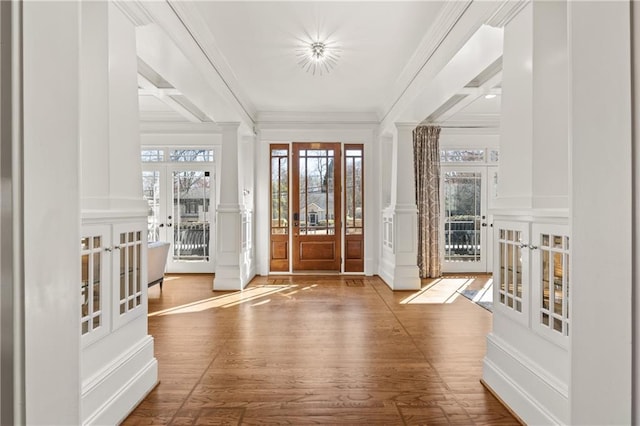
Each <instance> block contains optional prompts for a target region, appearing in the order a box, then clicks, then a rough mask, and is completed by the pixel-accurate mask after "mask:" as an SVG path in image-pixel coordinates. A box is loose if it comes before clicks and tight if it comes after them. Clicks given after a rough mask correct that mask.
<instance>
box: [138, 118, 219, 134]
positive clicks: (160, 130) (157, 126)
mask: <svg viewBox="0 0 640 426" xmlns="http://www.w3.org/2000/svg"><path fill="white" fill-rule="evenodd" d="M221 133H222V128H221V127H220V126H219V125H218V124H217V123H190V122H179V121H174V122H167V121H154V122H151V121H147V122H145V121H143V122H141V123H140V134H142V135H153V134H216V135H217V134H221Z"/></svg>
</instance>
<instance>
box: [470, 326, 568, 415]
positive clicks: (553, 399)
mask: <svg viewBox="0 0 640 426" xmlns="http://www.w3.org/2000/svg"><path fill="white" fill-rule="evenodd" d="M530 362H531V361H529V360H528V359H527V358H526V357H524V356H522V354H519V353H518V352H517V351H516V350H515V349H513V348H512V347H510V346H509V345H508V344H506V343H505V342H503V341H502V340H501V339H499V338H496V337H495V336H493V335H491V334H490V335H489V336H487V356H486V357H485V359H484V361H483V373H482V381H483V383H484V384H485V386H487V387H488V388H489V389H491V391H492V393H494V394H495V395H496V396H497V397H498V398H499V399H500V401H501V402H502V403H503V404H504V405H506V406H507V407H508V408H509V409H510V410H512V411H513V413H514V414H515V415H516V416H517V417H518V418H519V419H520V421H522V422H524V423H525V424H527V425H550V424H554V425H563V424H568V423H569V399H568V396H567V393H566V389H561V388H559V387H558V386H556V385H554V383H553V381H550V380H548V379H547V378H546V377H544V376H543V375H542V374H540V371H541V367H540V366H537V365H529V364H530Z"/></svg>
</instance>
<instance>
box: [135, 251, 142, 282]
mask: <svg viewBox="0 0 640 426" xmlns="http://www.w3.org/2000/svg"><path fill="white" fill-rule="evenodd" d="M141 249H142V247H141V245H140V244H136V289H135V290H136V293H137V292H139V291H140V279H141V278H140V262H141V258H140V256H141Z"/></svg>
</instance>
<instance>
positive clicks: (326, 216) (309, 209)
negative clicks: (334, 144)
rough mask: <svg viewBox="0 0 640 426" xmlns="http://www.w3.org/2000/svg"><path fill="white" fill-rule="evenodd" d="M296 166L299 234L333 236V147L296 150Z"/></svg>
mask: <svg viewBox="0 0 640 426" xmlns="http://www.w3.org/2000/svg"><path fill="white" fill-rule="evenodd" d="M298 166H299V169H298V170H299V174H300V176H299V182H300V186H299V187H300V193H299V197H300V198H299V200H300V212H299V215H300V216H299V218H300V222H299V226H300V235H334V234H335V210H334V204H335V192H334V179H335V178H334V152H333V150H306V151H300V155H299V165H298Z"/></svg>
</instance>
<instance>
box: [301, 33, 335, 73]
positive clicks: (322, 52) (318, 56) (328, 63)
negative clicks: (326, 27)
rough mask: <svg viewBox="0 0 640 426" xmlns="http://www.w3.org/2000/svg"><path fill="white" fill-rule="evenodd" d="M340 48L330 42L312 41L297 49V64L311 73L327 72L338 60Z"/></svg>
mask: <svg viewBox="0 0 640 426" xmlns="http://www.w3.org/2000/svg"><path fill="white" fill-rule="evenodd" d="M339 51H340V49H338V47H337V46H336V45H335V44H334V43H331V42H327V41H312V42H305V44H304V45H303V46H301V47H299V48H298V49H297V55H298V64H299V65H300V66H301V67H302V69H303V70H305V71H306V72H310V73H311V74H313V75H316V73H318V74H320V75H322V74H323V73H324V74H327V73H329V71H331V69H332V68H333V67H334V66H335V65H336V63H337V62H338V58H339V57H340V55H339Z"/></svg>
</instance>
